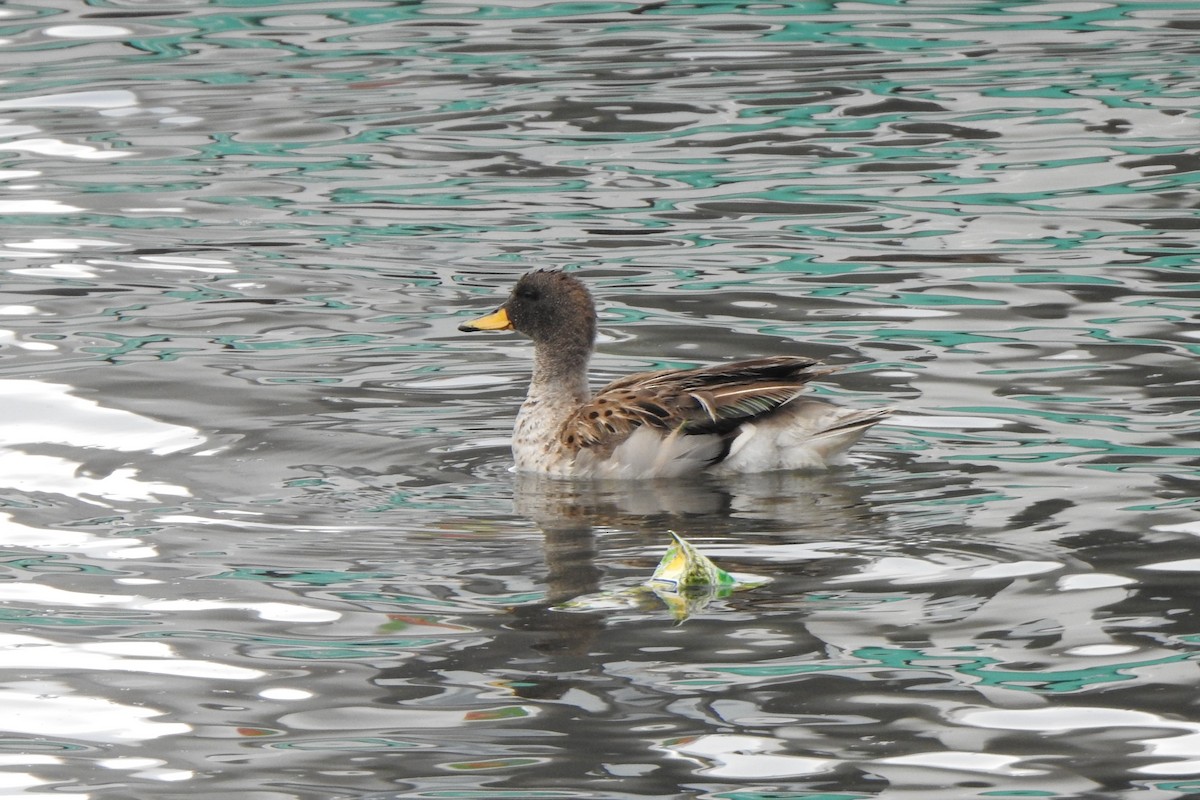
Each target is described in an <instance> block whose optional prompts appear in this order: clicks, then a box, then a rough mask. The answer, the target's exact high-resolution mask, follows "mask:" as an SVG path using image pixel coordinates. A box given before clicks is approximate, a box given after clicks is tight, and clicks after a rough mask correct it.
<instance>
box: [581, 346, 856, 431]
mask: <svg viewBox="0 0 1200 800" xmlns="http://www.w3.org/2000/svg"><path fill="white" fill-rule="evenodd" d="M819 367H820V362H818V361H814V360H813V359H811V358H798V357H791V356H775V357H772V358H758V359H753V360H750V361H736V362H733V363H730V364H717V365H714V366H711V367H700V368H699V369H686V370H680V369H667V370H659V371H656V372H638V373H635V374H633V375H627V376H626V377H624V378H619V379H617V380H615V381H613V382H612V383H610V384H608V385H607V386H605V387H604V388H603V389H601V390H600V391H599V392H597V393H596V395H595V396H594V397H592V399H591V400H589V401H588V402H587V403H585V404H584V405H583V407H581V408H580V409H579V410H578V411H576V412H575V414H573V415H572V416H571V417H570V418H569V419H568V420H567V421H566V423H564V425H563V428H562V432H561V437H562V440H563V442H564V443H565V444H567V445H568V446H578V447H595V448H600V449H604V450H611V449H612V448H614V447H616V446H617V445H619V444H620V443H621V442H623V441H625V439H627V438H628V437H629V436H630V435H631V434H632V433H633V432H634V431H635V430H637V429H638V428H639V427H640V426H642V425H649V426H652V427H655V428H659V429H662V430H664V431H667V432H671V431H679V432H680V433H683V434H702V433H718V434H725V433H728V432H729V431H731V430H733V429H734V428H736V427H737V426H738V425H740V424H742V423H743V422H746V421H748V420H753V419H755V418H756V417H760V416H762V415H764V414H769V413H771V412H772V411H774V410H776V409H777V408H779V407H780V406H783V405H785V404H787V403H788V402H790V401H791V400H793V399H794V398H795V397H796V396H797V394H799V393H800V391H801V390H802V389H803V387H804V384H805V383H807V382H808V381H810V380H812V379H813V378H816V377H819V376H821V375H826V374H828V373H830V372H832V371H833V370H832V369H828V368H824V369H823V368H819Z"/></svg>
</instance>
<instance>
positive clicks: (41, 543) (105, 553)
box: [0, 512, 158, 559]
mask: <svg viewBox="0 0 1200 800" xmlns="http://www.w3.org/2000/svg"><path fill="white" fill-rule="evenodd" d="M0 546H4V547H27V548H29V549H31V550H42V551H47V552H50V553H61V552H68V551H73V552H79V553H86V554H87V555H89V556H92V557H94V558H120V559H146V558H153V557H154V556H156V555H158V551H157V550H156V549H155V548H153V547H150V546H148V545H145V544H144V543H143V542H142V540H141V539H137V538H134V537H132V536H116V537H104V536H95V535H93V534H90V533H87V532H85V531H82V530H77V529H72V530H57V529H53V528H35V527H32V526H30V525H24V524H22V523H20V522H17V521H16V520H14V519H13V518H12V515H11V514H8V513H7V512H3V513H0Z"/></svg>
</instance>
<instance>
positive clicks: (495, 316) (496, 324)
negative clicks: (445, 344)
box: [458, 306, 513, 331]
mask: <svg viewBox="0 0 1200 800" xmlns="http://www.w3.org/2000/svg"><path fill="white" fill-rule="evenodd" d="M458 329H459V330H460V331H511V330H512V329H513V324H512V320H510V319H509V318H508V311H507V310H506V309H505V308H504V307H503V306H502V307H500V308H498V309H496V310H495V311H493V312H492V313H490V314H485V315H484V316H482V317H479V318H478V319H473V320H470V321H469V322H464V323H463V324H462V325H459V326H458Z"/></svg>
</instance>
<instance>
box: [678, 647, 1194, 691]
mask: <svg viewBox="0 0 1200 800" xmlns="http://www.w3.org/2000/svg"><path fill="white" fill-rule="evenodd" d="M848 656H849V657H851V658H857V659H861V661H863V662H866V663H859V664H819V663H806V664H774V665H769V666H763V667H724V666H722V667H707V668H705V671H707V672H715V673H721V674H730V675H742V676H749V677H763V678H766V677H781V676H791V675H796V676H799V675H809V674H814V673H846V674H849V673H854V672H858V671H861V670H874V669H878V668H880V667H885V668H887V669H891V670H897V671H900V672H907V671H916V672H928V671H929V670H934V671H936V672H945V673H948V674H952V675H958V676H960V677H963V678H968V679H970V685H974V686H980V685H982V686H995V687H999V688H1004V689H1012V690H1014V691H1022V692H1037V693H1045V694H1065V693H1069V692H1078V691H1081V690H1084V689H1088V688H1090V687H1093V686H1097V685H1101V684H1109V683H1121V682H1125V681H1133V680H1137V676H1135V675H1130V674H1127V672H1128V671H1130V670H1136V669H1143V668H1147V667H1155V666H1160V665H1163V664H1174V663H1178V662H1181V661H1194V660H1197V659H1200V653H1179V654H1176V655H1171V656H1164V657H1162V658H1154V659H1146V660H1143V661H1131V662H1127V663H1123V664H1105V665H1098V666H1095V667H1083V668H1079V669H1068V670H1054V669H1046V670H1010V669H1003V668H1001V667H1000V666H999V665H1001V663H1002V662H1001V661H1000V660H999V659H995V658H989V657H986V656H980V657H976V658H970V657H964V656H961V655H953V656H942V655H930V654H927V653H925V652H923V651H921V650H911V649H905V648H887V647H863V648H859V649H858V650H854V651H851V652H850V653H848ZM680 683H681V684H683V685H694V684H699V685H705V684H709V683H711V681H680Z"/></svg>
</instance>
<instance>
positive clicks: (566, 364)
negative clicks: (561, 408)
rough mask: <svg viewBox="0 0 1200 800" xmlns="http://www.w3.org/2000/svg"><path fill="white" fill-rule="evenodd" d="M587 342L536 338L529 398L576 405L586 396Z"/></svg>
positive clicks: (588, 344) (589, 348) (588, 355)
mask: <svg viewBox="0 0 1200 800" xmlns="http://www.w3.org/2000/svg"><path fill="white" fill-rule="evenodd" d="M591 355H592V348H591V344H590V343H581V342H569V341H563V342H539V343H538V344H537V345H536V346H535V347H534V351H533V379H532V380H531V381H530V387H529V398H530V399H531V400H532V399H534V398H535V395H536V396H537V399H538V400H541V401H543V402H553V401H558V402H561V403H568V404H570V405H571V406H572V407H574V406H578V405H579V404H580V403H582V402H583V401H584V400H586V399H587V398H588V395H589V392H588V385H587V365H588V360H589V358H591ZM555 404H557V403H555Z"/></svg>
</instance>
